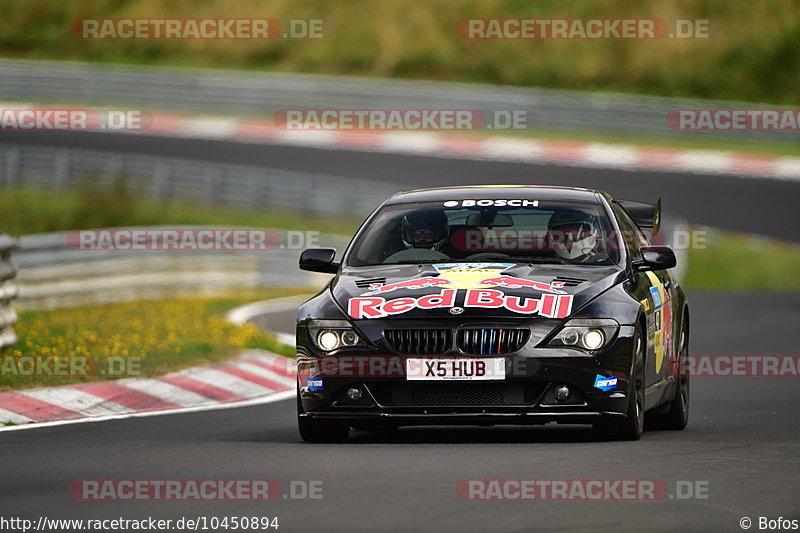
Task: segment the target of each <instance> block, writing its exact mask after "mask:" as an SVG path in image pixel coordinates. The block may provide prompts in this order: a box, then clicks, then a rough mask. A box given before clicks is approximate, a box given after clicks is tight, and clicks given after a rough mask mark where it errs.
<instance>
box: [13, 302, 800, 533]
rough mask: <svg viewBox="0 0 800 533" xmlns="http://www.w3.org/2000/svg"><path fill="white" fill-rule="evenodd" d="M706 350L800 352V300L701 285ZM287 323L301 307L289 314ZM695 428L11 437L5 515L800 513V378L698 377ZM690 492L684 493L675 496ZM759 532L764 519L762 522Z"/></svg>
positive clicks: (501, 518)
mask: <svg viewBox="0 0 800 533" xmlns="http://www.w3.org/2000/svg"><path fill="white" fill-rule="evenodd" d="M690 301H691V305H692V312H693V338H692V341H691V345H692V352H693V353H695V354H709V355H711V354H723V355H758V354H771V355H780V354H790V353H796V349H795V345H794V342H793V339H794V336H793V335H792V333H793V329H795V328H796V317H797V316H798V312H800V304H798V300H797V295H796V294H750V293H747V294H740V295H730V294H718V293H717V294H715V293H700V294H691V295H690ZM277 319H278V320H277V323H288V322H289V319H290V313H288V314H285V315H284V316H282V317H277ZM691 408H692V413H691V420H690V423H689V427H688V428H687V429H686V430H685V431H683V432H663V431H661V432H657V431H649V432H646V433H645V435H644V437H643V438H642V440H641V441H638V442H598V441H595V440H594V437H593V435H592V433H591V431H590V430H588V429H584V428H583V427H580V426H552V425H551V426H545V427H534V428H516V427H495V428H460V429H452V428H439V427H435V428H427V429H417V428H404V429H400V430H399V431H397V432H395V433H389V434H381V433H372V432H360V431H357V432H353V433H352V434H351V439H350V442H349V443H347V444H342V445H325V444H306V443H303V442H301V441H300V438H299V437H298V435H297V432H296V429H295V416H294V402H293V401H291V400H290V401H282V402H279V403H274V404H270V405H265V406H257V407H247V408H239V409H232V410H223V411H212V412H206V413H194V414H185V415H167V416H158V417H152V418H140V419H129V420H122V421H109V422H97V423H88V424H77V425H67V426H60V427H54V428H42V429H36V430H28V431H19V432H9V433H3V434H0V453H2V455H3V457H4V459H5V461H4V468H3V475H2V480H1V481H0V516H6V517H8V516H22V517H27V518H31V519H34V520H35V519H37V518H38V517H39V516H40V515H44V516H47V517H49V518H117V517H120V516H121V517H125V518H145V517H147V516H153V517H155V518H162V519H166V518H172V519H178V518H180V517H181V516H191V517H196V516H200V515H204V516H217V517H222V516H226V515H228V516H231V515H237V516H242V515H247V516H251V515H257V516H276V515H277V516H278V517H279V524H280V526H281V527H280V529H279V531H284V532H292V531H415V530H419V531H436V530H438V531H618V530H619V526H618V524H619V523H620V520H623V521H624V522H625V523H627V524H629V525H630V526H631V527H637V528H640V527H641V528H643V529H646V530H647V531H741V529H740V528H739V520H740V519H741V518H742V517H744V516H748V517H750V518H751V519H752V520H753V521H754V523H755V524H757V519H758V517H759V516H766V517H770V518H773V519H774V518H777V517H779V516H783V517H791V518H798V517H800V498H798V495H800V479H799V478H800V462H798V461H797V456H798V452H800V444H798V443H799V442H800V427H799V426H798V424H797V421H798V419H799V418H800V389H798V385H797V383H796V381H795V379H793V378H790V377H778V378H724V377H707V378H696V379H695V380H694V381H693V383H692V407H691ZM217 478H221V479H256V478H259V479H261V478H267V479H275V480H278V481H280V482H281V484H282V486H283V487H284V490H286V487H287V486H288V484H289V482H290V481H292V480H295V481H296V480H304V481H310V480H321V481H322V482H323V492H322V494H323V498H322V499H321V500H304V501H295V500H290V499H287V500H283V499H278V500H276V501H272V502H266V503H263V502H262V503H250V502H204V503H195V502H189V503H186V502H184V503H175V502H141V501H140V502H80V501H76V500H74V499H72V498H71V497H70V496H69V494H68V492H67V488H68V486H69V485H70V483H72V482H73V481H75V480H78V479H217ZM463 479H655V480H663V481H665V482H666V483H667V484H668V486H670V487H671V490H673V491H674V490H675V488H674V487H675V486H676V485H675V482H676V480H681V481H690V482H699V483H700V485H696V486H701V487H705V486H707V488H708V498H707V499H688V500H682V499H681V500H679V499H672V500H669V499H666V500H660V501H631V502H581V501H577V502H534V501H526V502H513V501H512V502H492V501H485V502H477V501H463V500H461V499H459V498H458V497H457V496H456V494H455V485H456V483H457V482H458V481H459V480H463ZM675 494H676V493H675ZM756 527H757V526H754V527H753V529H754V530H755V529H756Z"/></svg>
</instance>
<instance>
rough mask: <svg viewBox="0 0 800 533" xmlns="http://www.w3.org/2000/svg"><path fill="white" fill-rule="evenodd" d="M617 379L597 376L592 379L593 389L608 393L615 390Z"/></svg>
mask: <svg viewBox="0 0 800 533" xmlns="http://www.w3.org/2000/svg"><path fill="white" fill-rule="evenodd" d="M617 379H618V378H617V377H612V378H607V377H605V376H602V375H600V374H597V375H596V376H595V378H594V388H595V389H600V390H603V391H609V390H613V389H616V388H617Z"/></svg>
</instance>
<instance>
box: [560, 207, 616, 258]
mask: <svg viewBox="0 0 800 533" xmlns="http://www.w3.org/2000/svg"><path fill="white" fill-rule="evenodd" d="M547 226H548V231H547V238H548V243H549V247H550V249H551V250H552V251H553V252H554V253H555V255H556V257H560V258H561V259H565V260H567V261H570V262H572V263H593V262H598V261H603V260H604V259H606V258H607V257H608V253H607V252H606V251H605V250H603V249H602V246H601V243H602V240H601V228H600V224H599V223H598V220H597V217H596V216H594V215H591V214H588V213H585V212H583V211H580V210H578V209H562V210H559V211H556V212H555V213H553V215H552V216H551V217H550V220H549V222H548V224H547Z"/></svg>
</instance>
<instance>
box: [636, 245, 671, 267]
mask: <svg viewBox="0 0 800 533" xmlns="http://www.w3.org/2000/svg"><path fill="white" fill-rule="evenodd" d="M639 251H640V252H642V260H641V261H636V262H635V263H634V264H633V268H634V269H635V270H636V271H637V272H645V271H648V270H666V269H668V268H673V267H675V265H677V264H678V261H677V259H675V253H674V252H673V251H672V248H670V247H669V246H642V247H641V248H639Z"/></svg>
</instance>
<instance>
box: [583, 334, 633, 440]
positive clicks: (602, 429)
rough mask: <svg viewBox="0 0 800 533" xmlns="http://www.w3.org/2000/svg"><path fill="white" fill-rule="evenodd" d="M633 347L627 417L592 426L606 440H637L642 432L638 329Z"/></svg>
mask: <svg viewBox="0 0 800 533" xmlns="http://www.w3.org/2000/svg"><path fill="white" fill-rule="evenodd" d="M633 346H634V349H633V358H632V363H631V374H630V375H631V379H630V381H629V382H628V390H629V394H628V398H629V401H628V409H627V412H626V415H627V416H626V417H625V418H621V419H614V420H603V421H602V422H597V423H595V424H594V429H595V431H596V432H598V433H599V434H600V435H601V436H602V437H603V438H605V439H608V440H639V439H640V438H641V437H642V431H643V430H644V339H643V336H642V332H641V330H640V328H638V327H637V328H636V333H635V334H634V337H633Z"/></svg>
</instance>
